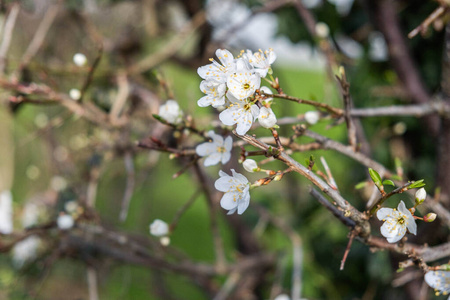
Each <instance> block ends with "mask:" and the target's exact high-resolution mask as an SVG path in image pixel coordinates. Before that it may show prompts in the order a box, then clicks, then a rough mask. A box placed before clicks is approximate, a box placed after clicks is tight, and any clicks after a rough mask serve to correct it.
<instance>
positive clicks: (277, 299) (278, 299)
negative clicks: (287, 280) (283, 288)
mask: <svg viewBox="0 0 450 300" xmlns="http://www.w3.org/2000/svg"><path fill="white" fill-rule="evenodd" d="M274 300H291V298H290V297H289V296H288V295H286V294H280V295H278V296H276V297H275V299H274Z"/></svg>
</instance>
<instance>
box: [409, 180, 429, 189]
mask: <svg viewBox="0 0 450 300" xmlns="http://www.w3.org/2000/svg"><path fill="white" fill-rule="evenodd" d="M423 181H424V179H420V180H417V181H414V182H413V183H412V184H411V185H409V186H408V189H416V188H421V187H423V186H425V185H426V184H425V183H424V182H423Z"/></svg>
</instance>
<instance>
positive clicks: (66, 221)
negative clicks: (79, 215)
mask: <svg viewBox="0 0 450 300" xmlns="http://www.w3.org/2000/svg"><path fill="white" fill-rule="evenodd" d="M74 223H75V222H74V221H73V218H72V216H71V215H59V216H58V219H57V220H56V224H57V225H58V228H59V229H61V230H68V229H70V228H72V227H73V225H74Z"/></svg>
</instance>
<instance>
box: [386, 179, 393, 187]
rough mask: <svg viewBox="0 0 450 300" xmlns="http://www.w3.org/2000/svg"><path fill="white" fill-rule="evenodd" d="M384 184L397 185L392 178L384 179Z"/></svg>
mask: <svg viewBox="0 0 450 300" xmlns="http://www.w3.org/2000/svg"><path fill="white" fill-rule="evenodd" d="M383 184H384V185H392V186H395V183H394V182H393V181H392V180H389V179H386V180H384V181H383Z"/></svg>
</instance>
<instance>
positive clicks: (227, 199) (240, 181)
mask: <svg viewBox="0 0 450 300" xmlns="http://www.w3.org/2000/svg"><path fill="white" fill-rule="evenodd" d="M231 174H232V176H230V175H228V174H227V173H225V172H223V171H219V175H220V178H219V179H217V180H216V182H215V183H214V186H215V188H216V189H217V190H218V191H220V192H224V193H225V194H224V195H223V197H222V199H221V200H220V206H222V208H224V209H226V210H228V214H229V215H231V214H233V213H235V212H236V211H237V213H238V214H239V215H240V214H242V213H243V212H244V211H245V210H246V209H247V207H248V205H249V204H250V193H249V189H250V183H249V182H248V180H247V178H246V177H245V176H244V175H242V174H240V173H236V172H235V171H234V170H233V169H231Z"/></svg>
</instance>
